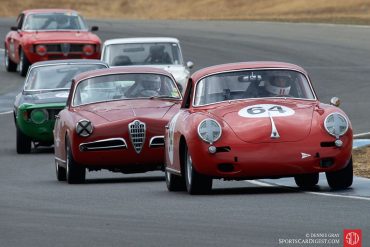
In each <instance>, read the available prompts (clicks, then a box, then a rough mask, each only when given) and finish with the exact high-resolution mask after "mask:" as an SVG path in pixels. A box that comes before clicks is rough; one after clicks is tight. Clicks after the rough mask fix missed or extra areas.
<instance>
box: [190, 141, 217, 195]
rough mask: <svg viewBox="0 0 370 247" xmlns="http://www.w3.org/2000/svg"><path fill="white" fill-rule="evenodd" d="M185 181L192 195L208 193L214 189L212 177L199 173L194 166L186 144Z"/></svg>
mask: <svg viewBox="0 0 370 247" xmlns="http://www.w3.org/2000/svg"><path fill="white" fill-rule="evenodd" d="M184 158H185V160H184V164H185V183H186V189H187V191H188V192H189V194H191V195H196V194H207V193H209V192H210V191H211V189H212V178H210V177H207V176H204V175H202V174H199V173H198V172H197V171H196V170H195V169H194V167H193V161H192V158H191V155H190V153H189V150H188V147H187V146H185V155H184Z"/></svg>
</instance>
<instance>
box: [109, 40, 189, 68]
mask: <svg viewBox="0 0 370 247" xmlns="http://www.w3.org/2000/svg"><path fill="white" fill-rule="evenodd" d="M103 59H104V61H105V62H107V63H108V64H109V66H127V65H148V64H157V65H164V64H178V65H180V64H182V63H183V61H182V58H181V53H180V49H179V45H178V44H177V43H132V44H114V45H109V46H107V47H106V48H105V51H104V58H103Z"/></svg>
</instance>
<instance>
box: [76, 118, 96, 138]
mask: <svg viewBox="0 0 370 247" xmlns="http://www.w3.org/2000/svg"><path fill="white" fill-rule="evenodd" d="M93 129H94V128H93V125H92V123H91V122H90V121H89V120H86V119H82V120H80V121H78V123H77V125H76V132H77V134H78V135H79V136H83V137H87V136H89V135H91V133H92V132H93Z"/></svg>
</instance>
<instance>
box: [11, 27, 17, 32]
mask: <svg viewBox="0 0 370 247" xmlns="http://www.w3.org/2000/svg"><path fill="white" fill-rule="evenodd" d="M10 30H12V31H18V27H10Z"/></svg>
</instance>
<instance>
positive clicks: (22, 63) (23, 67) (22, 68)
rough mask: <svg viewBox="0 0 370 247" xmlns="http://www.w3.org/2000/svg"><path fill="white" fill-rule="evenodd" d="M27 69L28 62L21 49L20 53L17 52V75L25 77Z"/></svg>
mask: <svg viewBox="0 0 370 247" xmlns="http://www.w3.org/2000/svg"><path fill="white" fill-rule="evenodd" d="M28 67H30V62H29V61H28V59H27V57H26V55H25V54H24V52H23V50H22V49H21V51H20V52H19V64H18V69H19V74H20V75H21V76H26V75H27V71H28Z"/></svg>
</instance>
